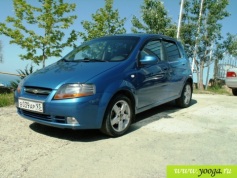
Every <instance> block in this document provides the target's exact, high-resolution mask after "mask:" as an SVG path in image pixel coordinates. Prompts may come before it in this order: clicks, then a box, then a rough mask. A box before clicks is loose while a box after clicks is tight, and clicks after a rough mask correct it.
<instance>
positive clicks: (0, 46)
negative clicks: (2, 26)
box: [0, 41, 3, 63]
mask: <svg viewBox="0 0 237 178" xmlns="http://www.w3.org/2000/svg"><path fill="white" fill-rule="evenodd" d="M2 62H3V54H2V42H1V41H0V63H2Z"/></svg>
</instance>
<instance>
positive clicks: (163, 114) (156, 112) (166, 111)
mask: <svg viewBox="0 0 237 178" xmlns="http://www.w3.org/2000/svg"><path fill="white" fill-rule="evenodd" d="M196 103H197V101H196V100H194V99H192V101H191V106H192V105H194V104H196ZM191 106H190V107H191ZM177 110H180V108H178V107H177V106H176V105H175V103H174V102H169V103H166V104H163V105H160V106H157V107H154V108H152V109H149V110H147V111H144V112H142V113H139V114H137V115H136V119H135V121H134V123H133V124H132V125H131V127H130V129H129V130H128V132H127V133H126V134H129V133H131V132H134V131H136V130H138V129H140V128H141V127H143V126H145V125H147V124H150V123H152V122H155V121H158V120H160V119H172V116H170V114H171V113H173V112H175V111H177ZM29 127H30V129H32V130H33V131H35V132H37V133H39V134H43V135H46V136H49V137H55V138H58V139H63V140H69V141H74V142H93V141H99V140H104V139H111V137H109V136H106V135H104V134H102V133H101V132H100V131H99V130H71V129H60V128H55V127H50V126H46V125H42V124H38V123H32V124H31V125H30V126H29Z"/></svg>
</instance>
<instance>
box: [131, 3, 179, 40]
mask: <svg viewBox="0 0 237 178" xmlns="http://www.w3.org/2000/svg"><path fill="white" fill-rule="evenodd" d="M141 14H142V17H141V18H142V22H141V21H140V20H139V19H138V18H137V17H136V16H133V18H132V24H133V27H132V31H133V32H134V33H138V32H145V33H154V34H158V33H161V34H164V35H168V36H171V37H175V34H176V31H177V27H176V25H174V24H172V22H171V18H170V17H168V12H167V11H166V9H165V7H164V5H163V3H162V2H161V1H160V0H158V1H157V0H144V2H143V5H142V6H141Z"/></svg>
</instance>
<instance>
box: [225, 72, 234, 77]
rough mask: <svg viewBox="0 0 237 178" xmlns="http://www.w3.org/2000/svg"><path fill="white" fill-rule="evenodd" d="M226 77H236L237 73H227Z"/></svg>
mask: <svg viewBox="0 0 237 178" xmlns="http://www.w3.org/2000/svg"><path fill="white" fill-rule="evenodd" d="M226 77H236V73H235V72H231V71H230V72H227V73H226Z"/></svg>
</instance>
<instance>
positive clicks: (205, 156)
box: [0, 94, 237, 178]
mask: <svg viewBox="0 0 237 178" xmlns="http://www.w3.org/2000/svg"><path fill="white" fill-rule="evenodd" d="M236 106H237V98H236V97H234V96H223V95H202V94H194V95H193V100H192V105H191V106H190V107H189V108H187V109H179V108H176V107H175V106H174V105H173V103H169V104H166V105H162V106H160V107H156V108H154V109H152V110H149V111H146V112H144V113H141V114H139V115H137V116H136V118H137V122H136V123H134V124H133V125H132V127H131V129H130V131H129V133H127V134H126V135H124V136H122V137H119V138H108V137H107V136H104V135H103V134H101V133H100V132H99V131H97V130H85V131H72V130H62V129H57V128H51V127H47V126H43V125H40V124H36V123H33V122H31V121H28V120H25V119H23V118H21V117H19V116H18V115H17V113H16V109H15V107H14V106H11V107H4V108H0V130H1V132H0V158H1V159H0V177H1V178H5V177H14V178H15V177H39V178H41V177H51V178H54V177H55V178H56V177H57V178H61V177H62V178H64V177H75V178H76V177H84V178H85V177H88V178H89V177H93V178H94V177H103V178H105V177H115V178H116V177H119V178H120V177H129V178H133V177H134V178H144V177H150V178H153V177H154V178H165V177H166V166H167V165H177V164H179V165H236V164H237V144H236V142H237V124H236V121H237V109H236Z"/></svg>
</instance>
